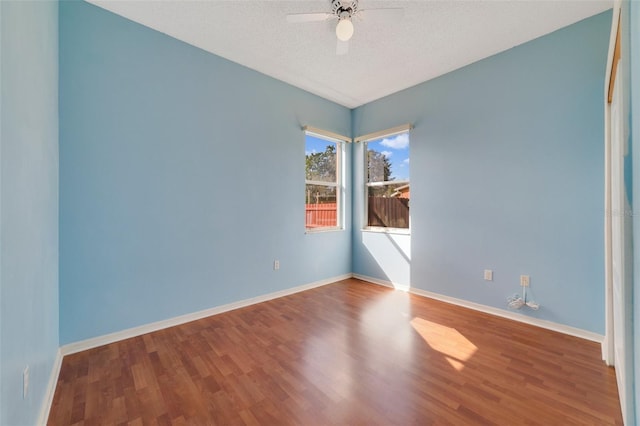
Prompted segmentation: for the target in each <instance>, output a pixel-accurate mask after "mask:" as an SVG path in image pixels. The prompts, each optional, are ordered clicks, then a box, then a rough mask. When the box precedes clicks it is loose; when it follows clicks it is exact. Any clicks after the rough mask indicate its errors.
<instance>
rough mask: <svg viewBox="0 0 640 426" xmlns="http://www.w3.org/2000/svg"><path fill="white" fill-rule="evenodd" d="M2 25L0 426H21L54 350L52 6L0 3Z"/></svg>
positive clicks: (32, 411) (33, 408)
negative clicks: (25, 387)
mask: <svg viewBox="0 0 640 426" xmlns="http://www.w3.org/2000/svg"><path fill="white" fill-rule="evenodd" d="M0 19H1V25H0V28H1V30H0V34H1V36H0V38H1V42H0V43H1V45H0V51H1V57H2V66H1V70H0V86H1V97H0V98H1V101H0V104H1V114H0V123H1V124H0V127H1V131H0V158H1V161H0V204H1V208H0V246H1V248H0V303H1V305H0V336H1V338H0V345H1V346H0V357H1V359H2V362H1V363H0V365H1V367H0V383H1V385H0V407H1V413H0V424H2V425H29V424H35V423H36V420H37V417H38V414H39V413H40V408H41V406H42V403H43V400H44V397H45V392H46V390H47V385H48V382H49V377H50V375H51V371H52V369H53V364H54V360H55V357H56V354H57V349H58V226H57V224H58V5H57V3H56V2H54V1H50V2H40V1H21V2H12V1H2V2H0ZM27 365H28V366H29V368H30V387H29V394H28V395H27V398H26V399H23V397H22V372H23V370H24V368H25V367H26V366H27Z"/></svg>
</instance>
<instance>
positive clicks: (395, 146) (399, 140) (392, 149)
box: [305, 133, 409, 180]
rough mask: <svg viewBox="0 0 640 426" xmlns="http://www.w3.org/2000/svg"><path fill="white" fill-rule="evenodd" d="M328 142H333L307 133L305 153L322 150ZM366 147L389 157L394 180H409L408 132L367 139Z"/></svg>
mask: <svg viewBox="0 0 640 426" xmlns="http://www.w3.org/2000/svg"><path fill="white" fill-rule="evenodd" d="M328 144H333V142H329V141H327V140H324V139H321V138H318V137H315V136H312V135H307V137H306V146H305V155H309V154H313V153H316V152H322V151H324V150H325V149H326V147H327V145H328ZM367 148H368V149H373V150H375V151H378V152H381V153H383V154H384V155H385V156H386V157H387V158H388V159H389V161H390V162H391V176H392V177H395V180H409V133H400V134H399V135H394V136H391V137H388V138H383V139H376V140H373V141H369V142H367Z"/></svg>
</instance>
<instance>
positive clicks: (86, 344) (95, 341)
mask: <svg viewBox="0 0 640 426" xmlns="http://www.w3.org/2000/svg"><path fill="white" fill-rule="evenodd" d="M351 277H352V274H344V275H340V276H337V277H332V278H327V279H324V280H320V281H316V282H313V283H310V284H304V285H301V286H297V287H293V288H289V289H286V290H280V291H276V292H274V293H269V294H265V295H262V296H257V297H252V298H250V299H244V300H240V301H238V302H232V303H228V304H226V305H221V306H216V307H213V308H209V309H205V310H202V311H198V312H193V313H190V314H185V315H180V316H177V317H174V318H169V319H166V320H162V321H157V322H153V323H150V324H145V325H141V326H138V327H133V328H129V329H126V330H122V331H117V332H115V333H110V334H105V335H103V336H98V337H92V338H90V339H87V340H81V341H79V342H74V343H69V344H67V345H64V346H62V347H60V351H61V353H62V355H63V356H64V355H70V354H73V353H76V352H81V351H85V350H87V349H92V348H96V347H98V346H102V345H107V344H109V343H113V342H117V341H119V340H124V339H129V338H131V337H136V336H140V335H142V334H147V333H151V332H153V331H158V330H162V329H165V328H169V327H173V326H176V325H180V324H184V323H187V322H191V321H196V320H199V319H202V318H206V317H210V316H212V315H216V314H221V313H223V312H228V311H232V310H234V309H238V308H244V307H246V306H250V305H255V304H256V303H261V302H266V301H268V300H272V299H277V298H279V297H283V296H288V295H290V294H294V293H299V292H301V291H305V290H310V289H312V288H316V287H322V286H324V285H327V284H332V283H334V282H336V281H341V280H345V279H347V278H351Z"/></svg>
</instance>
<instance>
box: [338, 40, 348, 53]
mask: <svg viewBox="0 0 640 426" xmlns="http://www.w3.org/2000/svg"><path fill="white" fill-rule="evenodd" d="M347 53H349V42H348V41H342V40H338V44H337V45H336V55H346V54H347Z"/></svg>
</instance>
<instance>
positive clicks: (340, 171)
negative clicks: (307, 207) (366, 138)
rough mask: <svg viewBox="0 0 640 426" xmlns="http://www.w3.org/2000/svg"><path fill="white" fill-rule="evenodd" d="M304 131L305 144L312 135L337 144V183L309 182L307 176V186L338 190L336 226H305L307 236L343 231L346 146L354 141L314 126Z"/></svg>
mask: <svg viewBox="0 0 640 426" xmlns="http://www.w3.org/2000/svg"><path fill="white" fill-rule="evenodd" d="M302 130H303V131H304V134H305V143H306V136H307V135H311V136H315V137H318V138H321V139H324V140H326V141H328V142H334V143H335V144H336V162H337V167H336V174H337V176H336V181H335V182H325V181H317V180H307V179H306V176H305V180H304V183H305V186H306V185H320V186H333V187H335V188H336V210H337V211H336V220H337V225H336V226H323V227H321V228H307V227H306V226H305V232H304V233H305V234H320V233H323V232H333V231H343V230H344V223H345V209H344V206H345V202H344V194H345V192H346V191H345V189H344V174H345V170H344V169H345V164H344V163H345V162H344V157H345V155H344V152H345V148H344V144H345V143H349V142H351V141H352V139H351V138H348V137H346V136H342V135H339V134H338V133H333V132H329V131H327V130H322V129H318V128H316V127H312V126H304V127H302Z"/></svg>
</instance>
